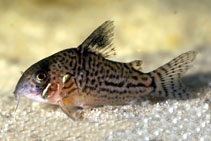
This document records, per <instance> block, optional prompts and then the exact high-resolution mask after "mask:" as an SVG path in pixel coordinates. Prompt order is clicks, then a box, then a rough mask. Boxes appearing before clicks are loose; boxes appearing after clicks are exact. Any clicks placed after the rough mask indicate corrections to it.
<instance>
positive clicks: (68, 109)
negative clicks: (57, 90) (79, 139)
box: [58, 97, 77, 120]
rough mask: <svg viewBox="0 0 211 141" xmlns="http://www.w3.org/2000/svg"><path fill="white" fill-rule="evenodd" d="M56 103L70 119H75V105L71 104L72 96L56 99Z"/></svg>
mask: <svg viewBox="0 0 211 141" xmlns="http://www.w3.org/2000/svg"><path fill="white" fill-rule="evenodd" d="M58 105H59V106H60V108H61V110H62V111H63V112H64V113H65V114H66V115H67V116H68V117H69V118H71V119H72V120H76V119H77V118H76V116H75V112H76V109H77V107H75V106H74V104H73V99H72V97H67V98H63V99H61V100H60V101H58Z"/></svg>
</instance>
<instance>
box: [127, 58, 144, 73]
mask: <svg viewBox="0 0 211 141" xmlns="http://www.w3.org/2000/svg"><path fill="white" fill-rule="evenodd" d="M142 64H143V61H142V60H135V61H132V62H129V63H128V65H129V66H130V67H132V68H134V69H135V70H138V71H142V67H141V65H142Z"/></svg>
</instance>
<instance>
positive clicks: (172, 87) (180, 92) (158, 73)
mask: <svg viewBox="0 0 211 141" xmlns="http://www.w3.org/2000/svg"><path fill="white" fill-rule="evenodd" d="M196 54H197V53H196V52H195V51H189V52H186V53H183V54H181V55H179V56H178V57H176V58H175V59H173V60H171V61H170V62H169V63H167V64H165V65H163V66H161V67H159V68H158V69H156V70H154V71H152V72H150V74H151V76H152V77H153V78H154V80H155V84H154V85H155V90H154V92H153V93H151V96H153V97H159V98H175V99H187V98H189V97H190V91H188V89H187V88H186V87H185V85H184V84H183V83H182V82H181V77H182V75H183V74H184V73H185V72H186V71H187V70H188V69H189V67H190V63H191V62H193V60H194V59H195V57H196Z"/></svg>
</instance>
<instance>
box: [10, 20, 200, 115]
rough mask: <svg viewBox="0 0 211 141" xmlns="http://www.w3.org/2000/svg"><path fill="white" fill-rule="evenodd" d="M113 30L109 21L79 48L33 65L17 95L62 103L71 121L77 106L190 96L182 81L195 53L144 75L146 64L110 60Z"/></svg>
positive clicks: (21, 82) (89, 106) (23, 76)
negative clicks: (143, 68) (143, 67)
mask: <svg viewBox="0 0 211 141" xmlns="http://www.w3.org/2000/svg"><path fill="white" fill-rule="evenodd" d="M113 29H114V26H113V22H112V21H106V22H104V23H103V24H102V25H101V26H99V27H98V28H97V29H96V30H95V31H94V32H93V33H92V34H91V35H90V36H89V37H88V38H87V39H86V40H85V41H84V42H83V43H82V44H81V45H79V46H78V47H77V48H70V49H66V50H63V51H60V52H58V53H55V54H53V55H51V56H49V57H46V58H44V59H42V60H41V61H38V62H37V63H35V64H33V65H32V66H30V67H29V68H28V69H27V70H26V71H25V72H24V73H23V75H22V76H21V78H20V80H19V81H18V84H17V86H16V88H15V91H14V94H15V97H16V98H19V95H20V94H23V95H25V96H27V97H28V98H31V99H33V100H37V101H40V102H45V103H49V104H56V105H59V106H60V107H61V109H62V110H63V111H64V112H65V113H66V114H67V115H68V116H69V117H71V118H72V119H74V118H75V117H74V116H73V113H74V111H75V110H76V109H77V108H93V107H98V106H104V105H125V104H136V103H137V102H140V101H142V100H146V99H148V98H175V99H187V98H189V97H190V95H191V92H189V90H188V89H187V88H186V87H185V86H184V84H183V83H182V82H181V77H182V75H183V74H184V73H185V72H186V71H187V70H188V68H189V66H190V63H191V62H192V61H193V60H194V59H195V56H196V52H195V51H189V52H186V53H183V54H181V55H179V56H178V57H176V58H174V59H173V60H171V61H170V62H169V63H167V64H165V65H163V66H161V67H159V68H157V69H155V70H153V71H151V72H147V73H145V72H143V71H142V68H141V65H142V61H141V60H135V61H132V62H128V63H124V62H117V61H112V60H109V59H108V58H109V57H111V56H112V55H115V48H114V47H113V46H112V39H113ZM156 59H158V58H156Z"/></svg>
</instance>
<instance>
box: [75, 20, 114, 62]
mask: <svg viewBox="0 0 211 141" xmlns="http://www.w3.org/2000/svg"><path fill="white" fill-rule="evenodd" d="M113 30H114V25H113V21H106V22H104V23H103V24H102V25H101V26H99V27H98V28H97V29H95V31H94V32H92V34H91V35H89V37H88V38H87V39H86V40H85V41H84V42H83V43H82V44H81V45H80V46H79V47H78V50H79V51H80V52H81V53H83V52H84V51H89V52H93V53H95V54H97V55H102V56H104V57H105V58H107V57H111V56H114V55H115V48H114V47H113V46H112V40H113V35H114V33H113Z"/></svg>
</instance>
